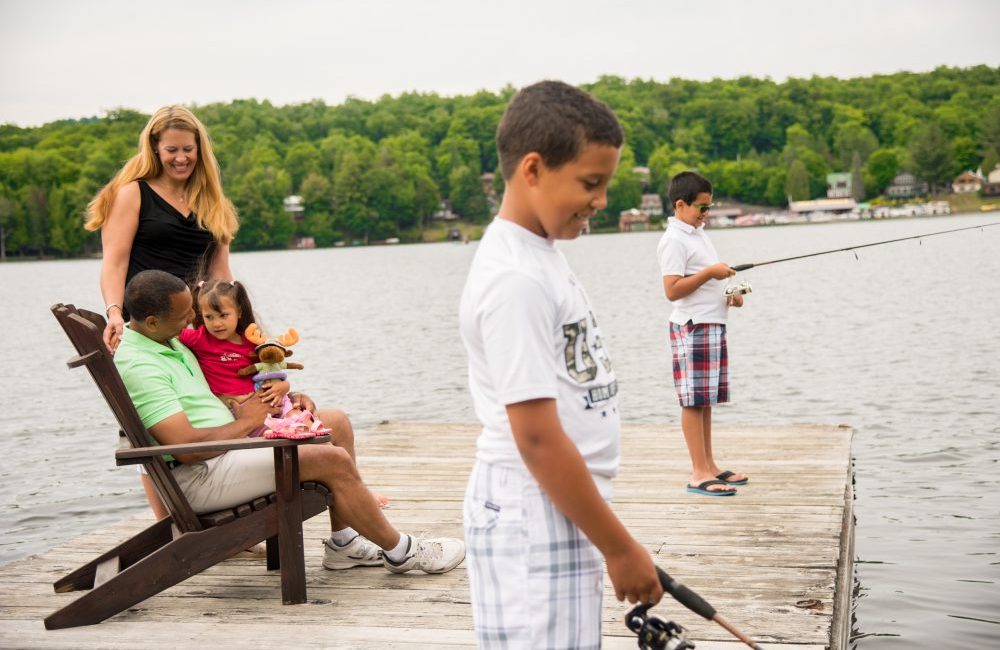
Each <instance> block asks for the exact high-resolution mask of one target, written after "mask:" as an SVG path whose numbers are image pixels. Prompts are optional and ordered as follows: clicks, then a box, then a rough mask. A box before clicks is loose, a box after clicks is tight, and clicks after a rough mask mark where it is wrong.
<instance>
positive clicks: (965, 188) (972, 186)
mask: <svg viewBox="0 0 1000 650" xmlns="http://www.w3.org/2000/svg"><path fill="white" fill-rule="evenodd" d="M985 182H986V179H985V178H983V172H982V170H977V171H972V170H968V171H964V172H962V173H961V174H959V175H958V176H956V177H955V180H953V181H952V182H951V191H952V192H954V193H955V194H971V193H972V192H978V191H979V190H981V189H983V185H984V184H985Z"/></svg>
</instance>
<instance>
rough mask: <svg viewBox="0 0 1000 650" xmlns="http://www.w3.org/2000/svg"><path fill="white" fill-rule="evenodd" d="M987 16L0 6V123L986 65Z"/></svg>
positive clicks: (782, 4)
mask: <svg viewBox="0 0 1000 650" xmlns="http://www.w3.org/2000/svg"><path fill="white" fill-rule="evenodd" d="M998 25H1000V1H998V0H840V1H829V0H826V1H818V0H767V1H764V0H715V1H713V0H687V1H683V2H677V1H675V0H659V1H657V0H573V1H564V0H493V1H492V2H481V1H479V0H440V1H438V0H328V1H320V0H196V1H192V0H167V1H159V2H151V1H147V0H65V1H63V0H0V123H4V122H13V123H15V124H19V125H22V126H33V125H38V124H42V123H44V122H48V121H51V120H55V119H61V118H80V117H87V116H92V115H103V114H104V112H105V111H107V110H108V109H112V108H116V107H119V106H124V107H128V108H135V109H138V110H141V111H143V112H147V113H148V112H151V111H153V110H155V109H156V108H157V107H159V106H161V105H164V104H172V103H182V104H192V103H197V104H207V103H211V102H228V101H230V100H233V99H245V98H257V99H261V100H263V99H267V100H270V101H271V102H272V103H274V104H277V105H284V104H289V103H297V102H303V101H308V100H310V99H316V98H319V99H322V100H325V101H326V102H327V103H331V104H336V103H340V102H341V101H343V100H344V98H345V97H348V96H355V97H361V98H364V99H375V98H378V97H379V96H381V95H383V94H385V93H389V94H392V95H397V94H399V93H401V92H405V91H410V90H416V91H423V92H436V93H439V94H443V95H454V94H466V93H471V92H475V91H476V90H478V89H488V90H498V89H500V88H502V87H503V86H505V85H507V84H512V85H514V86H521V85H524V84H526V83H530V82H533V81H537V80H539V79H545V78H558V79H563V80H565V81H568V82H570V83H577V84H579V83H587V82H591V81H595V80H596V79H597V78H598V77H599V76H601V75H604V74H613V75H618V76H622V77H626V78H634V77H641V78H647V79H648V78H651V79H655V80H658V81H666V80H669V79H670V78H672V77H683V78H688V79H698V80H706V79H711V78H713V77H722V78H733V77H737V76H740V75H753V76H757V77H765V76H766V77H770V78H772V79H774V80H776V81H782V80H784V79H787V78H788V77H809V76H812V75H833V76H837V77H854V76H867V75H870V74H874V73H891V72H896V71H900V70H909V71H927V70H931V69H933V68H935V67H936V66H938V65H951V66H970V65H975V64H980V63H985V64H988V65H991V66H997V65H1000V32H998V29H997V27H998Z"/></svg>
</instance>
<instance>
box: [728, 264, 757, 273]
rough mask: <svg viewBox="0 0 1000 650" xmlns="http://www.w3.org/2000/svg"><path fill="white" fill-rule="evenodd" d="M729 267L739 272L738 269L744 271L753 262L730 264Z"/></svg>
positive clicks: (750, 267) (749, 267) (751, 265)
mask: <svg viewBox="0 0 1000 650" xmlns="http://www.w3.org/2000/svg"><path fill="white" fill-rule="evenodd" d="M729 268H731V269H732V270H734V271H736V272H737V273H739V272H740V271H746V270H747V269H752V268H753V264H737V265H736V266H730V267H729Z"/></svg>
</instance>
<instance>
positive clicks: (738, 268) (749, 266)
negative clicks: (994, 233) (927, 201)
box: [730, 221, 1000, 272]
mask: <svg viewBox="0 0 1000 650" xmlns="http://www.w3.org/2000/svg"><path fill="white" fill-rule="evenodd" d="M990 226H1000V221H998V222H995V223H984V224H981V225H978V226H967V227H965V228H953V229H951V230H941V231H939V232H931V233H925V234H923V235H913V236H912V237H900V238H898V239H887V240H885V241H877V242H873V243H871V244H861V245H859V246H848V247H846V248H837V249H834V250H829V251H820V252H819V253H809V254H808V255H796V256H795V257H783V258H781V259H780V260H770V261H768V262H755V263H753V264H737V265H736V266H731V267H730V268H731V269H732V270H734V271H737V272H739V271H746V270H747V269H752V268H754V267H755V266H765V265H767V264H777V263H778V262H790V261H792V260H801V259H805V258H807V257H816V256H817V255H829V254H831V253H843V252H845V251H854V250H857V249H859V248H868V247H869V246H881V245H883V244H893V243H895V242H899V241H906V240H908V239H924V238H925V237H936V236H937V235H946V234H948V233H950V232H960V231H962V230H975V229H977V228H979V229H982V228H988V227H990Z"/></svg>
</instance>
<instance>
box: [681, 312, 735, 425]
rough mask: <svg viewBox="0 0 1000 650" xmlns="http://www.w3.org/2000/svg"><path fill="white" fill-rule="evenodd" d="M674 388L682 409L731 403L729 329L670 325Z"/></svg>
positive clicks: (706, 324)
mask: <svg viewBox="0 0 1000 650" xmlns="http://www.w3.org/2000/svg"><path fill="white" fill-rule="evenodd" d="M670 347H671V349H672V351H673V358H674V386H675V387H676V388H677V398H678V399H679V400H680V403H681V406H712V405H714V404H722V403H725V402H728V401H729V356H728V354H727V352H726V326H725V325H722V324H721V323H699V324H697V325H695V324H693V323H692V322H691V321H688V322H686V323H684V324H683V325H678V324H676V323H671V324H670Z"/></svg>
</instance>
